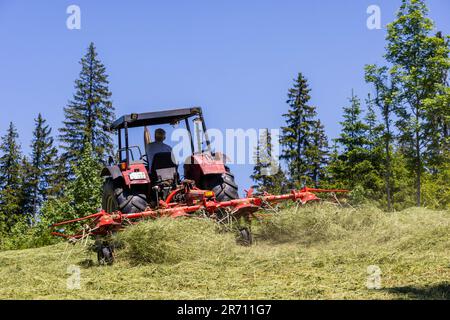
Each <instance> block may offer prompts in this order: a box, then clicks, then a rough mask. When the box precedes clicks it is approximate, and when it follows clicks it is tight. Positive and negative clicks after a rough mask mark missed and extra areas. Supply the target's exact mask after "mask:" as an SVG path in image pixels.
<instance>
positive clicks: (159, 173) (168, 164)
mask: <svg viewBox="0 0 450 320" xmlns="http://www.w3.org/2000/svg"><path fill="white" fill-rule="evenodd" d="M150 179H151V181H152V183H158V182H164V181H170V180H172V181H177V180H178V165H177V164H175V163H174V162H173V160H172V153H171V152H160V153H156V154H155V155H154V157H153V163H152V164H151V166H150Z"/></svg>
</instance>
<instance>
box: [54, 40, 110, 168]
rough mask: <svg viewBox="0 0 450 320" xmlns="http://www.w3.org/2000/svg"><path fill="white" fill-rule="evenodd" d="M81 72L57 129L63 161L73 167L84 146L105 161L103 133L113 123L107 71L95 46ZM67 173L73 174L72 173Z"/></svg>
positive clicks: (107, 140) (105, 136) (107, 149)
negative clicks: (86, 145)
mask: <svg viewBox="0 0 450 320" xmlns="http://www.w3.org/2000/svg"><path fill="white" fill-rule="evenodd" d="M80 64H81V72H80V75H79V79H77V80H76V81H75V94H74V96H73V99H72V100H71V101H70V102H69V104H68V105H67V106H66V107H65V108H64V115H65V120H64V121H63V124H64V126H63V128H61V129H60V140H61V142H62V149H63V150H64V153H63V155H62V156H63V159H64V160H65V161H66V162H67V163H70V164H71V165H73V164H76V163H77V160H78V159H79V157H80V155H81V154H82V153H83V147H84V145H85V144H86V143H88V144H90V145H92V148H93V152H94V154H95V155H96V157H97V158H98V159H100V160H104V159H105V158H106V156H107V155H108V154H111V152H112V147H113V143H112V139H111V136H110V134H109V133H108V132H107V131H105V130H104V128H105V126H109V125H110V124H111V123H112V122H113V121H114V107H113V105H112V102H111V100H110V98H111V92H110V91H109V89H108V76H107V75H106V68H105V66H104V65H103V64H102V63H101V62H100V60H99V59H98V56H97V52H96V49H95V47H94V44H93V43H91V44H90V45H89V48H88V52H87V53H86V55H85V56H84V57H83V58H82V59H81V62H80ZM69 173H71V174H73V171H72V170H69Z"/></svg>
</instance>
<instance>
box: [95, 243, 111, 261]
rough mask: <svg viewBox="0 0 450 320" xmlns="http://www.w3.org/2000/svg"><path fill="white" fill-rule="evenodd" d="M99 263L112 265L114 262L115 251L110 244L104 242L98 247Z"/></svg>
mask: <svg viewBox="0 0 450 320" xmlns="http://www.w3.org/2000/svg"><path fill="white" fill-rule="evenodd" d="M97 259H98V263H99V264H100V265H102V266H104V265H108V266H110V265H112V264H113V262H114V252H113V248H112V247H111V246H110V245H107V244H102V245H100V246H99V247H98V248H97Z"/></svg>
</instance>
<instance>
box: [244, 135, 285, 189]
mask: <svg viewBox="0 0 450 320" xmlns="http://www.w3.org/2000/svg"><path fill="white" fill-rule="evenodd" d="M272 149H273V144H272V136H271V133H270V131H269V129H265V130H264V131H263V132H262V134H261V135H260V137H259V139H258V145H257V147H256V152H255V166H254V169H253V174H252V175H251V178H252V179H253V181H254V182H255V185H254V186H253V187H254V188H255V189H256V190H257V192H258V193H264V192H267V193H272V194H279V193H282V192H285V191H287V189H288V183H287V178H286V176H285V174H284V171H283V170H282V168H281V165H280V163H279V159H275V157H274V156H273V154H272Z"/></svg>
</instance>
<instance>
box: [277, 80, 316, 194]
mask: <svg viewBox="0 0 450 320" xmlns="http://www.w3.org/2000/svg"><path fill="white" fill-rule="evenodd" d="M310 91H311V90H310V89H309V86H308V82H307V80H306V78H305V77H304V76H303V75H302V74H301V73H299V74H298V77H297V79H296V80H295V83H294V86H293V88H291V89H289V92H288V100H287V103H288V105H289V110H288V112H287V113H286V114H284V115H283V116H284V117H285V118H286V126H285V127H282V128H281V130H282V134H281V138H280V144H281V146H282V147H283V151H282V154H281V159H284V160H286V161H287V164H288V169H289V173H290V178H291V180H292V182H293V184H294V186H295V187H297V188H299V187H301V186H302V185H303V184H304V182H309V180H310V176H309V175H308V173H309V172H310V168H311V163H308V159H307V158H306V156H305V155H306V154H308V149H309V148H310V147H311V146H312V145H313V135H314V126H315V124H316V115H317V113H316V110H315V107H314V106H311V105H310V104H309V100H310V99H311V97H310V95H309V93H310Z"/></svg>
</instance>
